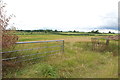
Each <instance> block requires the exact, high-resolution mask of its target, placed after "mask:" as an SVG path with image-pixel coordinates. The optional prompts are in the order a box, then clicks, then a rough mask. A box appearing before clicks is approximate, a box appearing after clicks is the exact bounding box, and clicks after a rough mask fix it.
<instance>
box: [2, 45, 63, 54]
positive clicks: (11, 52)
mask: <svg viewBox="0 0 120 80" xmlns="http://www.w3.org/2000/svg"><path fill="white" fill-rule="evenodd" d="M60 46H62V45H60ZM53 47H59V46H49V47H48V46H47V47H38V48H32V49H22V50H14V51H7V52H1V53H0V54H4V53H12V52H19V51H27V50H35V49H43V48H53Z"/></svg>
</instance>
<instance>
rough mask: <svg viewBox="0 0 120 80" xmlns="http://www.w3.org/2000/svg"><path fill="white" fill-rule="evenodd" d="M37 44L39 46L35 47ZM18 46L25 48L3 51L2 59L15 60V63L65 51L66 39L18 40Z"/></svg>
mask: <svg viewBox="0 0 120 80" xmlns="http://www.w3.org/2000/svg"><path fill="white" fill-rule="evenodd" d="M42 43H44V44H42ZM21 44H22V45H21ZM23 44H24V45H23ZM26 44H27V45H26ZM28 44H29V45H28ZM19 45H21V46H19ZM25 46H27V47H30V48H29V49H25V48H27V47H25ZM35 46H39V47H35ZM16 47H17V48H16V49H18V48H23V49H20V50H13V51H5V52H1V54H2V55H3V58H4V59H2V61H11V60H13V62H14V63H19V62H23V61H29V60H33V59H39V58H42V57H46V56H51V55H55V54H59V53H63V52H64V40H49V41H32V42H16ZM33 47H35V48H33ZM26 51H27V52H26ZM25 54H26V55H25ZM26 58H27V59H26ZM21 59H22V60H21Z"/></svg>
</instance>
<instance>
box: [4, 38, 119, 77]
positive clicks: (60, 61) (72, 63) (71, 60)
mask: <svg viewBox="0 0 120 80" xmlns="http://www.w3.org/2000/svg"><path fill="white" fill-rule="evenodd" d="M46 37H48V36H46ZM49 37H52V36H49ZM58 37H59V36H56V38H58ZM63 37H64V36H63ZM73 37H74V36H72V37H71V39H70V38H69V41H68V40H67V39H65V38H64V39H65V49H64V50H65V52H64V53H61V54H57V55H53V56H49V57H44V58H41V59H36V60H32V61H26V62H23V63H21V64H17V66H16V67H14V68H12V67H8V68H6V72H5V75H4V77H6V78H117V77H118V56H117V55H116V56H113V54H112V53H113V52H115V51H117V50H118V48H117V47H118V45H117V44H116V41H111V42H110V44H109V46H108V47H107V49H106V50H105V51H99V50H96V51H93V50H92V43H91V42H86V41H85V42H84V41H82V42H81V40H76V41H73V40H74V39H73ZM54 38H55V37H54ZM66 38H67V37H66ZM74 38H77V37H74ZM79 38H80V37H79ZM83 38H85V39H89V38H86V37H83ZM80 39H81V38H80ZM88 41H89V40H88ZM43 45H45V44H43ZM26 46H27V45H26ZM30 47H36V44H34V45H32V46H30ZM19 48H20V47H19ZM21 48H22V46H21ZM23 48H24V47H23ZM54 49H56V48H54ZM33 53H34V51H33ZM116 53H117V52H116ZM26 54H27V52H26ZM28 54H32V52H29V53H28ZM18 65H21V66H18Z"/></svg>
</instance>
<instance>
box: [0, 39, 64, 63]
mask: <svg viewBox="0 0 120 80" xmlns="http://www.w3.org/2000/svg"><path fill="white" fill-rule="evenodd" d="M49 42H62V43H61V44H59V45H57V46H54V45H53V46H44V47H37V48H31V49H20V50H14V51H6V52H0V54H9V53H12V54H14V52H19V51H27V50H35V49H43V48H54V47H60V49H59V50H51V51H45V52H41V53H35V54H29V55H24V56H17V57H9V58H5V59H2V61H9V60H13V59H20V58H25V57H28V56H33V55H38V54H45V53H52V52H55V53H54V54H49V55H46V56H51V55H55V54H58V53H57V52H58V51H59V53H64V40H48V41H30V42H16V44H17V45H19V44H30V43H32V44H34V43H47V44H49ZM46 56H39V57H35V58H30V59H25V60H21V61H15V62H14V63H19V62H23V61H29V60H33V59H39V58H42V57H46Z"/></svg>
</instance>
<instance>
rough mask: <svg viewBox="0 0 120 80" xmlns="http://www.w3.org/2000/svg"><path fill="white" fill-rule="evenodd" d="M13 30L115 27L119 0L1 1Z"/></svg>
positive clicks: (83, 29) (116, 25)
mask: <svg viewBox="0 0 120 80" xmlns="http://www.w3.org/2000/svg"><path fill="white" fill-rule="evenodd" d="M3 1H4V2H5V3H7V11H8V13H10V14H12V13H13V14H14V15H15V16H16V18H13V19H12V20H11V23H12V22H14V23H15V27H17V29H29V30H32V29H58V30H64V31H66V30H79V31H87V30H91V29H94V28H95V29H96V28H100V29H101V28H103V27H108V28H107V29H109V27H110V29H111V27H112V29H114V28H115V29H116V28H117V27H118V22H117V21H118V1H119V0H3Z"/></svg>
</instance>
